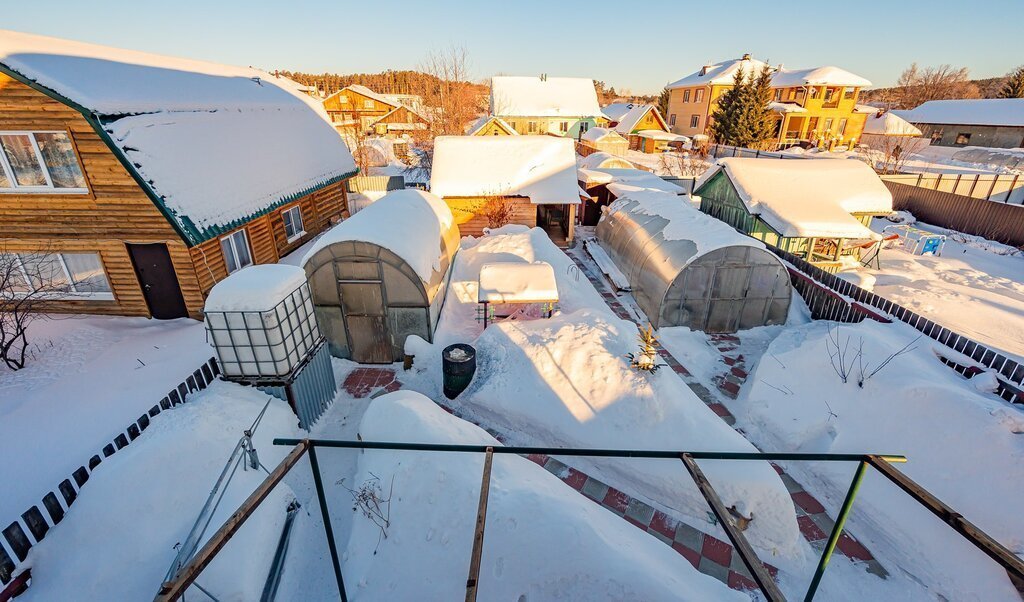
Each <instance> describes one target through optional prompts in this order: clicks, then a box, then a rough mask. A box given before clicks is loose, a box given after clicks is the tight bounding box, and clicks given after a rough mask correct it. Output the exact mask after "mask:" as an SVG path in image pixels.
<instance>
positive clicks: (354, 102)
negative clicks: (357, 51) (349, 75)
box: [324, 84, 402, 133]
mask: <svg viewBox="0 0 1024 602" xmlns="http://www.w3.org/2000/svg"><path fill="white" fill-rule="evenodd" d="M400 106H402V105H401V104H400V103H399V102H398V101H397V100H392V99H391V98H389V97H387V96H384V95H383V94H377V93H376V92H374V91H373V90H371V89H369V88H367V87H366V86H360V85H358V84H352V85H351V86H346V87H344V88H342V89H341V90H338V91H337V92H335V93H334V94H331V95H330V96H328V97H327V98H325V99H324V109H325V110H326V111H327V115H328V116H329V117H330V120H331V123H333V124H334V127H336V128H338V129H339V130H350V131H357V132H359V133H364V132H369V131H370V130H371V129H372V126H373V124H374V123H376V122H377V121H379V120H380V119H381V118H382V117H384V116H385V115H387V114H388V113H391V112H392V111H394V110H395V109H397V108H399V107H400Z"/></svg>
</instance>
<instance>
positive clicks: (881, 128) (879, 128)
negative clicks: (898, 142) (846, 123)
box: [864, 111, 921, 136]
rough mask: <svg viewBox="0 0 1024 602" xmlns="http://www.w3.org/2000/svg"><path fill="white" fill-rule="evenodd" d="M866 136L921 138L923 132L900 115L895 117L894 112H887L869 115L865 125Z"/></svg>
mask: <svg viewBox="0 0 1024 602" xmlns="http://www.w3.org/2000/svg"><path fill="white" fill-rule="evenodd" d="M864 133H865V134H880V135H882V136H920V135H921V130H919V129H917V128H916V127H914V126H913V125H911V124H910V123H909V122H907V121H906V120H905V119H903V118H902V117H900V116H899V115H893V114H892V111H886V112H885V113H882V114H881V115H878V114H877V111H876V114H875V115H869V116H868V118H867V121H866V122H865V123H864Z"/></svg>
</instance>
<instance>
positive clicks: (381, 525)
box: [338, 472, 395, 554]
mask: <svg viewBox="0 0 1024 602" xmlns="http://www.w3.org/2000/svg"><path fill="white" fill-rule="evenodd" d="M338 484H340V485H341V486H342V487H345V489H346V490H347V491H348V492H349V494H351V496H352V511H353V512H356V511H358V512H360V513H361V514H362V515H363V516H364V517H366V518H367V519H369V520H370V522H372V523H373V524H374V525H376V526H377V528H378V529H380V536H379V537H378V538H377V547H378V548H379V547H380V542H381V541H382V540H384V539H387V538H388V529H389V528H390V527H391V496H392V494H393V493H394V491H395V478H394V477H391V484H390V485H389V486H388V495H387V497H384V495H383V493H384V490H383V488H382V487H381V479H380V477H378V476H377V475H375V474H373V473H372V472H371V473H370V478H369V479H367V480H366V481H365V482H364V483H363V484H362V485H360V486H359V487H358V488H356V489H352V488H350V487H346V486H345V479H342V480H341V481H339V482H338ZM373 553H374V554H376V553H377V549H376V548H375V549H374V550H373Z"/></svg>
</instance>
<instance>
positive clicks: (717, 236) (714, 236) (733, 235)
mask: <svg viewBox="0 0 1024 602" xmlns="http://www.w3.org/2000/svg"><path fill="white" fill-rule="evenodd" d="M617 211H627V212H628V213H639V214H642V215H657V216H660V217H663V218H665V219H666V220H668V223H667V224H666V225H665V227H664V228H663V229H662V230H661V235H662V237H663V238H664V239H665V240H690V241H693V243H694V244H695V245H696V246H697V250H696V253H695V254H694V257H695V258H696V257H699V256H701V255H704V254H705V253H708V252H709V251H712V250H714V249H721V248H723V247H732V246H744V247H756V248H759V249H763V248H765V247H764V243H762V242H761V241H759V240H757V239H755V238H751V237H750V236H747V235H745V234H741V233H740V232H738V231H737V230H736V229H735V228H733V227H732V226H730V225H729V224H727V223H725V222H723V221H721V220H719V219H717V218H714V217H711V216H710V215H708V214H706V213H702V212H701V211H699V210H697V209H696V208H694V207H693V206H692V205H691V204H690V203H689V202H688V201H687V199H682V198H680V197H679V196H677V195H675V194H671V193H667V192H661V191H657V190H636V191H633V192H630V193H628V194H626V195H624V196H621V197H618V198H617V199H615V201H613V202H612V204H611V205H609V206H608V212H609V213H615V212H617Z"/></svg>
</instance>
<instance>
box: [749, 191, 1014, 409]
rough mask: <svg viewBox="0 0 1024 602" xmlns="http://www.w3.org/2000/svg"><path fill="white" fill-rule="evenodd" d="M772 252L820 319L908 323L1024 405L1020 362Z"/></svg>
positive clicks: (1005, 396) (1002, 394) (780, 252)
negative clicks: (986, 372)
mask: <svg viewBox="0 0 1024 602" xmlns="http://www.w3.org/2000/svg"><path fill="white" fill-rule="evenodd" d="M980 202H985V201H980ZM768 248H769V249H771V250H772V252H774V253H775V254H776V255H778V256H779V257H781V258H782V259H784V260H785V261H787V262H788V263H789V264H790V265H792V266H793V269H790V278H791V280H792V282H793V288H795V289H797V291H798V292H799V293H800V295H801V296H802V297H803V298H804V300H805V301H806V302H807V306H808V308H810V310H811V315H812V316H813V317H814V318H815V319H819V320H835V321H838V322H860V321H861V320H863V319H864V318H873V319H876V320H880V321H890V318H891V319H896V320H899V321H901V322H903V323H905V324H909V325H910V326H912V327H913V328H915V329H916V330H918V331H919V332H921V333H922V334H924V335H925V336H927V337H929V338H931V339H934V340H935V341H938V342H939V343H942V344H943V345H945V346H946V347H948V348H949V349H951V350H953V351H955V352H956V353H957V354H959V355H963V356H966V357H968V358H970V360H971V361H973V362H977V365H981V366H985V367H986V368H988V369H990V370H993V371H995V373H996V375H997V378H998V380H999V389H998V391H997V394H998V395H999V396H1000V397H1002V398H1003V399H1005V400H1006V401H1009V402H1013V403H1024V365H1022V364H1021V363H1020V362H1018V361H1017V360H1015V359H1012V358H1010V357H1007V356H1006V355H1005V354H1004V353H1002V352H1000V351H997V350H995V349H992V348H990V347H987V346H985V345H983V344H981V343H979V342H977V341H975V340H973V339H971V338H969V337H966V336H964V335H962V334H960V333H957V332H954V331H952V330H950V329H948V328H946V327H944V326H942V325H941V324H938V323H936V322H933V321H931V320H929V319H927V318H925V317H924V316H922V315H920V314H917V313H914V312H913V311H910V310H909V309H907V308H905V307H903V306H902V305H899V304H898V303H894V302H892V301H890V300H888V299H886V298H885V297H882V296H880V295H876V294H875V293H872V292H869V291H866V290H864V289H862V288H861V287H859V286H857V285H856V284H853V283H852V282H850V281H849V280H844V279H843V278H840V277H838V276H836V275H835V274H830V273H828V272H826V271H825V270H822V269H821V268H819V267H817V266H815V265H811V264H810V263H808V262H806V261H805V260H804V259H802V258H800V257H797V256H796V255H794V254H792V253H789V252H787V251H783V250H782V249H779V248H777V247H773V246H771V245H768Z"/></svg>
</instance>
